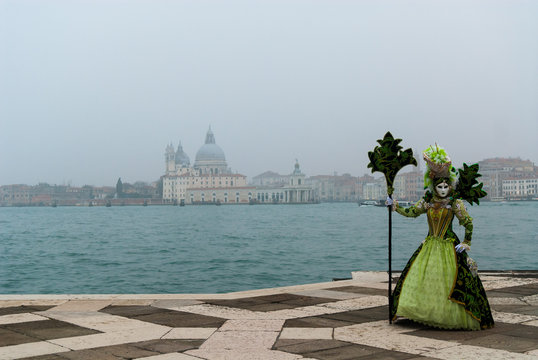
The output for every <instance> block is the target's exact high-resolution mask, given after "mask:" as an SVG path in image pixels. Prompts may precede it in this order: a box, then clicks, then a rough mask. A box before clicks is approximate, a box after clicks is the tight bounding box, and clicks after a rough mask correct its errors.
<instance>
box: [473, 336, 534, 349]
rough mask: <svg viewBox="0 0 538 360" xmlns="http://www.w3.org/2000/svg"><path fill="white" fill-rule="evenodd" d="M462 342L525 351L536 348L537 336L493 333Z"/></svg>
mask: <svg viewBox="0 0 538 360" xmlns="http://www.w3.org/2000/svg"><path fill="white" fill-rule="evenodd" d="M462 344H465V345H473V346H481V347H487V348H492V349H499V350H505V351H510V352H519V353H523V352H525V351H529V350H534V349H536V338H534V339H527V338H523V337H515V336H509V335H504V334H493V335H489V336H484V337H479V338H476V339H471V340H468V341H464V342H462Z"/></svg>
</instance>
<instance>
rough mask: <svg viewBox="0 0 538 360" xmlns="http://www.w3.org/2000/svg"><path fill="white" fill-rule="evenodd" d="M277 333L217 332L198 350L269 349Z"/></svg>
mask: <svg viewBox="0 0 538 360" xmlns="http://www.w3.org/2000/svg"><path fill="white" fill-rule="evenodd" d="M278 334H279V332H278V331H217V332H215V333H214V334H213V335H211V337H210V338H209V339H207V340H206V341H205V342H204V343H203V344H202V346H201V347H200V349H204V350H238V349H239V350H243V351H244V350H246V349H249V350H256V351H258V350H262V349H267V350H268V349H270V348H271V347H272V346H273V344H274V343H275V341H276V339H277V336H278Z"/></svg>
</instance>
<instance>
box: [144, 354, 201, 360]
mask: <svg viewBox="0 0 538 360" xmlns="http://www.w3.org/2000/svg"><path fill="white" fill-rule="evenodd" d="M137 360H200V358H199V357H194V356H190V355H187V354H182V353H170V354H161V355H153V356H147V357H143V358H137Z"/></svg>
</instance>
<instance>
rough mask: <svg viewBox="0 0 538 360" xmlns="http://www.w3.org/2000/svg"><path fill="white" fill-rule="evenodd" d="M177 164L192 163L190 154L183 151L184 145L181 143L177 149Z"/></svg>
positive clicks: (186, 164)
mask: <svg viewBox="0 0 538 360" xmlns="http://www.w3.org/2000/svg"><path fill="white" fill-rule="evenodd" d="M176 164H178V165H181V166H189V165H190V164H191V160H190V159H189V155H187V154H186V153H185V152H184V151H183V146H181V143H179V145H178V147H177V151H176Z"/></svg>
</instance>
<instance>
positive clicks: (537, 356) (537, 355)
mask: <svg viewBox="0 0 538 360" xmlns="http://www.w3.org/2000/svg"><path fill="white" fill-rule="evenodd" d="M525 354H527V355H533V356H535V358H536V359H538V349H536V350H531V351H527V352H525Z"/></svg>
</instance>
